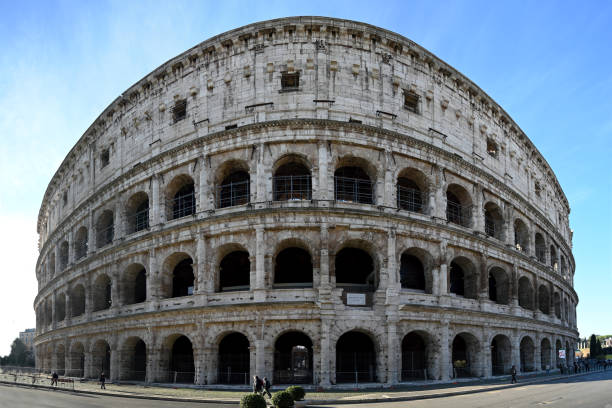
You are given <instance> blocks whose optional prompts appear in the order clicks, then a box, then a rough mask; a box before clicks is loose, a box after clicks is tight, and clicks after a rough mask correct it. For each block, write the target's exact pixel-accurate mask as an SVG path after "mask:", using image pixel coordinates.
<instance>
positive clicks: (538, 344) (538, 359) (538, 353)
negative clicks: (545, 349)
mask: <svg viewBox="0 0 612 408" xmlns="http://www.w3.org/2000/svg"><path fill="white" fill-rule="evenodd" d="M534 341H535V344H534V353H535V356H534V359H533V362H534V365H535V367H534V369H535V371H541V370H542V339H541V338H540V334H539V333H536V335H535V339H534Z"/></svg>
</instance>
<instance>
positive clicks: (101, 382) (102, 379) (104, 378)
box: [100, 372, 106, 390]
mask: <svg viewBox="0 0 612 408" xmlns="http://www.w3.org/2000/svg"><path fill="white" fill-rule="evenodd" d="M105 383H106V377H105V376H104V373H103V372H102V373H100V389H101V390H105V389H106V385H105Z"/></svg>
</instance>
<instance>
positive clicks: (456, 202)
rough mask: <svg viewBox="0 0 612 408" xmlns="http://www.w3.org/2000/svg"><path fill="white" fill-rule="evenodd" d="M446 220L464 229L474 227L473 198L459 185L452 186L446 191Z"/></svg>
mask: <svg viewBox="0 0 612 408" xmlns="http://www.w3.org/2000/svg"><path fill="white" fill-rule="evenodd" d="M446 220H447V221H448V222H452V223H453V224H457V225H461V226H463V227H470V226H471V225H472V198H471V197H470V194H469V193H468V192H467V190H466V189H465V188H463V187H461V186H460V185H458V184H451V185H449V186H448V189H447V190H446Z"/></svg>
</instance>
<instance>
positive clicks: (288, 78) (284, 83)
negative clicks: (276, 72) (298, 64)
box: [281, 72, 300, 91]
mask: <svg viewBox="0 0 612 408" xmlns="http://www.w3.org/2000/svg"><path fill="white" fill-rule="evenodd" d="M299 87H300V73H299V72H293V73H291V74H290V73H287V72H283V73H282V76H281V89H282V90H283V91H296V90H297V89H298V88H299Z"/></svg>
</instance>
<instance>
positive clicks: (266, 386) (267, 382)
mask: <svg viewBox="0 0 612 408" xmlns="http://www.w3.org/2000/svg"><path fill="white" fill-rule="evenodd" d="M270 386H271V384H270V380H268V377H264V379H263V388H264V391H263V396H264V397H265V396H266V394H268V398H272V394H270Z"/></svg>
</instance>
